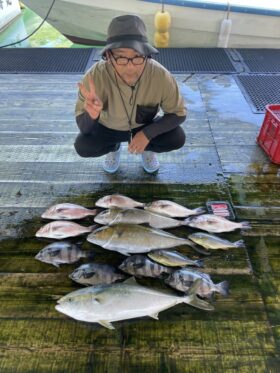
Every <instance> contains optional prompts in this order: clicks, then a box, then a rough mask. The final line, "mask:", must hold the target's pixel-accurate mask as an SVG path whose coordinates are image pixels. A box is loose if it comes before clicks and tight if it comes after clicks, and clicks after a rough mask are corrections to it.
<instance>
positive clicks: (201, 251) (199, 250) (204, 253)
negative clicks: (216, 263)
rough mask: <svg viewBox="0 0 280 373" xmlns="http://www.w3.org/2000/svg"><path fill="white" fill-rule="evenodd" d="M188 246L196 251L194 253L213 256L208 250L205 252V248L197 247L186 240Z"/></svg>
mask: <svg viewBox="0 0 280 373" xmlns="http://www.w3.org/2000/svg"><path fill="white" fill-rule="evenodd" d="M186 245H188V246H190V247H191V248H192V249H194V251H196V252H198V253H199V254H203V255H211V253H210V252H209V251H208V250H205V249H204V248H203V247H200V246H198V245H196V244H195V243H193V242H192V241H190V240H188V239H186Z"/></svg>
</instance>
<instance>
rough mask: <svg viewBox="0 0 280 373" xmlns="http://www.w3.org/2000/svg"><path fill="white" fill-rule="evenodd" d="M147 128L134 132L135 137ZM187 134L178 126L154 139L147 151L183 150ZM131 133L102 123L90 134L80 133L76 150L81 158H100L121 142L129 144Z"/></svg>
mask: <svg viewBox="0 0 280 373" xmlns="http://www.w3.org/2000/svg"><path fill="white" fill-rule="evenodd" d="M144 127H145V126H141V127H138V128H135V129H133V130H132V135H133V136H134V135H135V134H136V133H137V132H138V131H141V129H143V128H144ZM185 139H186V136H185V133H184V131H183V129H182V128H181V127H180V126H178V127H176V128H175V129H174V130H171V131H169V132H166V133H163V134H161V135H159V136H157V137H155V138H153V139H152V140H151V141H150V142H149V144H148V145H147V147H146V149H145V150H150V151H153V152H155V153H164V152H170V151H171V150H175V149H179V148H181V147H182V146H183V145H184V143H185ZM129 140H130V132H129V131H116V130H112V129H110V128H107V127H105V126H103V125H102V124H101V123H95V124H94V128H93V130H92V132H91V133H89V134H86V135H84V134H82V133H80V134H79V135H78V136H77V138H76V141H75V144H74V146H75V149H76V151H77V153H78V154H79V155H80V156H81V157H100V156H102V155H104V154H107V153H109V152H112V151H116V150H117V149H118V148H119V144H120V143H121V142H129Z"/></svg>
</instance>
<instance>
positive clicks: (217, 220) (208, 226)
mask: <svg viewBox="0 0 280 373" xmlns="http://www.w3.org/2000/svg"><path fill="white" fill-rule="evenodd" d="M185 222H186V223H187V224H188V226H190V227H193V228H198V229H202V230H204V231H207V232H210V233H221V232H231V231H234V230H235V229H238V228H240V229H250V228H251V226H250V224H249V223H248V222H246V221H243V222H240V223H235V222H233V221H230V220H228V219H226V218H224V217H222V216H217V215H214V214H204V215H199V216H195V217H193V218H188V219H185Z"/></svg>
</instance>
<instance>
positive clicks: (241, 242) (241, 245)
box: [234, 240, 245, 248]
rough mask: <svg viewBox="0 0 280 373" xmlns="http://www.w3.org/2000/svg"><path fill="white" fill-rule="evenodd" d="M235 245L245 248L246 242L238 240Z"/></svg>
mask: <svg viewBox="0 0 280 373" xmlns="http://www.w3.org/2000/svg"><path fill="white" fill-rule="evenodd" d="M234 246H235V247H243V248H244V247H245V242H244V241H243V240H239V241H236V242H234Z"/></svg>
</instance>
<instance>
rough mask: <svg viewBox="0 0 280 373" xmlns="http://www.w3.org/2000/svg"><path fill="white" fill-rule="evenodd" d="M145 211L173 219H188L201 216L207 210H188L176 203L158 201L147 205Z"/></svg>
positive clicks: (200, 208)
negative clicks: (192, 216)
mask: <svg viewBox="0 0 280 373" xmlns="http://www.w3.org/2000/svg"><path fill="white" fill-rule="evenodd" d="M144 209H145V210H148V211H152V212H156V213H158V214H161V215H165V216H169V217H171V218H186V217H188V216H191V215H199V214H203V213H204V212H205V209H204V208H202V207H198V208H196V209H193V210H191V209H188V208H187V207H184V206H181V205H179V204H178V203H176V202H172V201H168V200H158V201H154V202H151V203H146V204H145V206H144Z"/></svg>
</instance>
